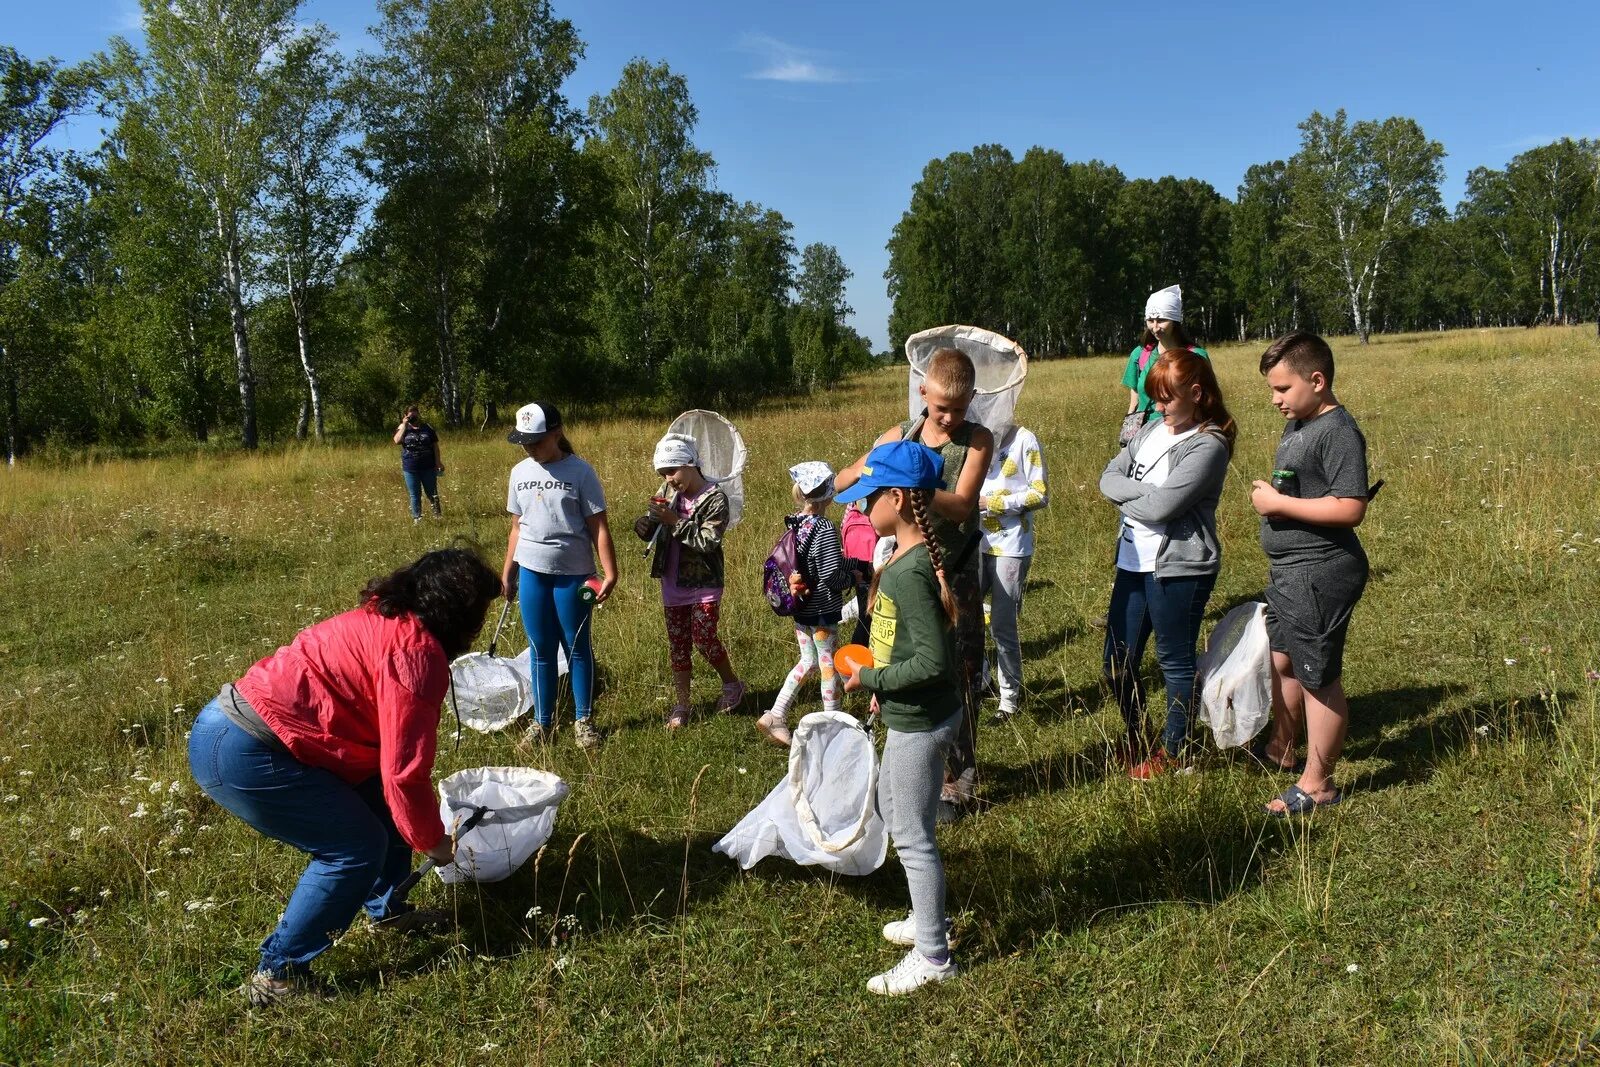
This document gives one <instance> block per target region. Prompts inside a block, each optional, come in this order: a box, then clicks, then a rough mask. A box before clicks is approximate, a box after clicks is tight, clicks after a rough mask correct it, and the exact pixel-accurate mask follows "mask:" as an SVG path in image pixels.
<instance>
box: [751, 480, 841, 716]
mask: <svg viewBox="0 0 1600 1067" xmlns="http://www.w3.org/2000/svg"><path fill="white" fill-rule="evenodd" d="M789 480H790V481H791V482H792V483H793V485H792V492H793V494H794V502H795V503H796V504H797V505H799V507H800V510H799V511H797V512H795V513H794V514H793V515H789V516H787V517H785V518H784V520H783V521H784V522H785V523H786V524H787V525H789V526H791V527H793V528H794V531H795V549H796V551H797V552H798V553H799V556H800V569H799V571H797V572H796V573H794V574H791V575H790V576H789V588H790V589H791V590H792V591H793V592H794V595H795V596H797V597H799V598H800V606H799V607H798V608H796V609H795V613H794V639H795V643H796V644H798V645H799V646H800V659H799V660H798V661H797V662H796V663H795V665H794V667H793V669H791V670H790V671H789V676H788V677H787V678H785V679H784V680H783V688H782V689H780V690H779V691H778V695H777V697H776V699H774V700H773V702H772V709H771V710H770V711H768V712H767V713H766V714H764V715H762V716H761V717H760V718H759V719H757V720H756V729H757V730H760V731H761V734H762V736H764V737H765V738H766V739H767V740H768V741H771V742H772V743H773V744H775V745H784V746H787V745H788V744H789V736H790V735H789V725H788V722H789V709H790V707H791V706H793V704H794V702H795V698H796V697H797V696H799V693H800V686H801V685H802V684H804V682H805V680H806V678H807V677H808V676H809V675H810V674H811V672H812V671H816V672H817V673H818V674H819V675H820V676H821V679H822V708H823V710H824V711H838V710H839V678H838V675H836V674H835V673H834V669H833V648H834V642H835V639H836V638H837V637H838V630H839V622H840V620H841V619H842V618H843V617H844V595H843V593H844V590H846V589H849V588H850V587H851V585H852V584H853V583H854V581H855V574H854V572H853V571H851V570H850V568H848V567H846V566H845V563H844V545H843V542H842V541H841V539H840V536H839V527H838V526H836V525H834V522H833V520H832V519H830V518H828V506H829V505H830V504H832V503H833V468H832V467H830V466H828V465H827V464H826V463H823V462H821V461H820V460H808V461H807V462H805V463H797V464H795V465H794V466H793V467H790V468H789Z"/></svg>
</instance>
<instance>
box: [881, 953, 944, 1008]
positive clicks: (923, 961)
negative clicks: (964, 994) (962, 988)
mask: <svg viewBox="0 0 1600 1067" xmlns="http://www.w3.org/2000/svg"><path fill="white" fill-rule="evenodd" d="M957 973H958V971H957V968H956V961H955V960H954V959H948V960H945V961H944V963H943V964H938V963H934V962H933V961H932V960H930V959H929V958H928V957H926V956H924V955H923V954H922V953H920V952H918V951H917V950H916V949H912V950H911V951H910V952H907V953H906V955H905V958H904V959H902V960H901V961H900V962H899V963H897V964H895V965H894V967H892V968H891V969H889V970H887V971H884V972H883V973H882V974H878V975H873V976H872V977H871V978H869V979H867V988H868V989H870V990H871V991H872V992H874V993H878V994H881V995H882V996H886V997H898V996H901V995H902V994H905V993H910V992H911V991H912V990H915V989H920V988H922V987H923V986H925V985H927V984H928V983H929V982H943V981H945V980H946V979H948V978H954V977H955V976H956V974H957Z"/></svg>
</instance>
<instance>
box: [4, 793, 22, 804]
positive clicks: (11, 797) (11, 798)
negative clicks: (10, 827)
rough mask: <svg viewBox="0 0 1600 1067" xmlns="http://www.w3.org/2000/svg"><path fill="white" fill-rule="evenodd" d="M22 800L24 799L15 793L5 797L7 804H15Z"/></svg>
mask: <svg viewBox="0 0 1600 1067" xmlns="http://www.w3.org/2000/svg"><path fill="white" fill-rule="evenodd" d="M21 799H22V798H21V797H19V796H17V794H15V793H7V794H6V795H5V797H4V801H5V803H7V804H15V803H16V802H17V801H19V800H21Z"/></svg>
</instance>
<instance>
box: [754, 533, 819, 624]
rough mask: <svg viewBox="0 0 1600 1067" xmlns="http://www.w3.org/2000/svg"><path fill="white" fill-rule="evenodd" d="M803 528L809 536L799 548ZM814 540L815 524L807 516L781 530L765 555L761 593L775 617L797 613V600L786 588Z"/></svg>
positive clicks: (800, 566) (798, 604) (802, 564)
mask: <svg viewBox="0 0 1600 1067" xmlns="http://www.w3.org/2000/svg"><path fill="white" fill-rule="evenodd" d="M803 527H809V528H810V533H809V534H808V535H807V537H806V539H805V543H804V544H803V545H802V544H801V542H800V533H799V531H800V530H801V528H803ZM815 539H816V521H815V519H814V518H810V517H808V518H807V519H806V520H805V521H804V522H799V523H796V524H795V525H793V526H791V527H789V528H788V529H787V530H785V531H783V536H782V537H780V538H778V543H777V544H775V545H773V546H772V551H771V552H770V553H768V554H767V561H766V562H765V563H763V564H762V565H761V592H762V593H763V594H764V595H765V596H766V598H767V603H768V604H770V605H771V606H772V610H773V611H774V612H775V613H777V614H778V615H793V614H794V613H795V612H797V611H799V610H800V598H799V597H797V596H795V595H794V593H793V591H791V590H790V588H789V575H791V574H794V573H795V572H796V571H800V570H801V568H802V567H803V566H804V564H805V558H806V551H807V550H808V549H809V548H810V547H811V542H812V541H813V540H815Z"/></svg>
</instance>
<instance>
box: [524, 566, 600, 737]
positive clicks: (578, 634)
mask: <svg viewBox="0 0 1600 1067" xmlns="http://www.w3.org/2000/svg"><path fill="white" fill-rule="evenodd" d="M518 570H519V572H520V573H519V574H518V576H517V606H518V607H520V608H521V609H522V628H523V629H524V630H526V631H527V632H528V658H529V662H530V663H531V664H532V666H533V670H532V675H533V717H534V719H535V720H536V721H537V722H538V723H539V725H540V726H549V725H550V723H551V722H552V721H553V720H554V718H555V711H556V648H557V646H559V647H561V648H564V649H566V651H567V675H568V677H570V678H571V679H572V705H573V708H574V711H575V714H576V715H577V717H578V718H580V719H587V718H588V717H589V715H590V713H591V712H592V711H593V703H594V648H593V646H592V645H591V644H590V641H589V616H590V614H591V612H592V610H593V605H591V604H588V603H586V602H585V601H584V600H583V597H582V596H581V595H580V594H581V593H582V591H583V583H584V582H586V581H588V579H589V575H587V574H545V573H543V572H542V571H530V570H529V569H528V568H526V567H522V566H519V567H518Z"/></svg>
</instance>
